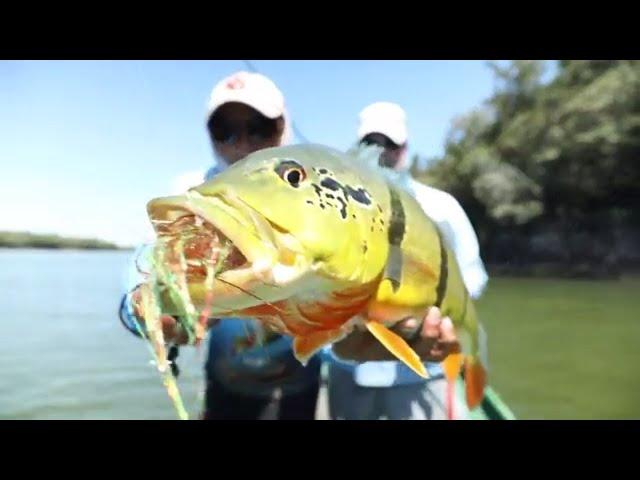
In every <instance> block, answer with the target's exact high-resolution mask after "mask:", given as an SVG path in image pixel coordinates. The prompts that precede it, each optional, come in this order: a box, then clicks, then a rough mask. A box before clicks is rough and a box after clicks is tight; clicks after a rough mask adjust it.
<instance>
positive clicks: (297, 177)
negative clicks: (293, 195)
mask: <svg viewBox="0 0 640 480" xmlns="http://www.w3.org/2000/svg"><path fill="white" fill-rule="evenodd" d="M276 172H277V173H278V175H279V176H280V178H282V179H283V180H284V181H285V182H287V183H288V184H289V185H291V186H292V187H294V188H298V186H299V185H300V183H301V182H303V181H304V180H305V179H306V178H307V174H306V172H305V171H304V168H303V167H302V165H300V164H299V163H297V162H294V161H293V160H285V161H283V162H281V163H280V164H278V166H277V167H276Z"/></svg>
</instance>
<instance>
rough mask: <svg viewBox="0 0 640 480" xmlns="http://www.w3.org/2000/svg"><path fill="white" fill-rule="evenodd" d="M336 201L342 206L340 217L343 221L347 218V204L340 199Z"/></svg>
mask: <svg viewBox="0 0 640 480" xmlns="http://www.w3.org/2000/svg"><path fill="white" fill-rule="evenodd" d="M338 201H339V202H340V204H341V205H342V207H341V208H340V216H341V217H342V218H343V219H344V218H347V202H345V201H344V200H343V199H342V198H338ZM353 218H356V216H355V215H354V216H353Z"/></svg>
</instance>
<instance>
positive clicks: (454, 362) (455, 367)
mask: <svg viewBox="0 0 640 480" xmlns="http://www.w3.org/2000/svg"><path fill="white" fill-rule="evenodd" d="M463 362H464V357H463V355H462V353H450V354H449V356H447V358H445V359H444V360H443V361H442V368H443V369H444V375H445V377H447V380H449V381H450V382H453V381H455V379H456V378H457V377H458V375H459V374H460V370H461V369H462V363H463Z"/></svg>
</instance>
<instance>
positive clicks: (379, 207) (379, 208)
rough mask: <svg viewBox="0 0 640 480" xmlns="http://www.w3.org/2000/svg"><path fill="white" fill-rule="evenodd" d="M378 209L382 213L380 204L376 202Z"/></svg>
mask: <svg viewBox="0 0 640 480" xmlns="http://www.w3.org/2000/svg"><path fill="white" fill-rule="evenodd" d="M378 211H379V212H380V213H382V207H381V206H380V204H378Z"/></svg>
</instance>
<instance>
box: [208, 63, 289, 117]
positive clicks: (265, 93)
mask: <svg viewBox="0 0 640 480" xmlns="http://www.w3.org/2000/svg"><path fill="white" fill-rule="evenodd" d="M230 102H238V103H243V104H245V105H248V106H250V107H252V108H255V109H256V110H257V111H259V112H260V113H261V114H263V115H264V116H265V117H267V118H274V119H275V118H278V117H280V116H282V115H284V114H285V104H284V95H283V94H282V92H281V91H280V89H279V88H278V87H277V86H276V84H275V83H273V81H271V80H270V79H269V78H267V77H265V76H264V75H261V74H259V73H250V72H237V73H235V74H233V75H231V76H229V77H227V78H225V79H223V80H222V81H220V82H218V84H217V85H216V86H215V87H214V88H213V90H212V91H211V95H210V97H209V104H208V108H207V118H210V117H211V115H213V113H214V112H215V111H216V110H217V109H218V107H220V106H221V105H223V104H225V103H230Z"/></svg>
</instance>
